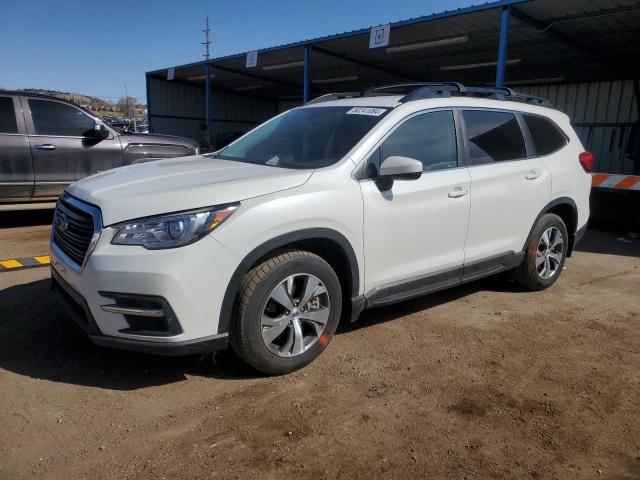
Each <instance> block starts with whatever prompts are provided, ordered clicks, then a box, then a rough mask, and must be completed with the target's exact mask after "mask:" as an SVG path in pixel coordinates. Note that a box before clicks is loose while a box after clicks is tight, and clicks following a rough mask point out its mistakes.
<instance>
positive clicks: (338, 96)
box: [305, 92, 364, 105]
mask: <svg viewBox="0 0 640 480" xmlns="http://www.w3.org/2000/svg"><path fill="white" fill-rule="evenodd" d="M363 94H364V92H337V93H327V94H325V95H320V96H319V97H317V98H314V99H313V100H309V101H308V102H307V103H305V105H311V104H313V103H322V102H330V101H331V100H340V99H342V98H357V97H362V96H364V95H363Z"/></svg>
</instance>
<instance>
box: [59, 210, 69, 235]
mask: <svg viewBox="0 0 640 480" xmlns="http://www.w3.org/2000/svg"><path fill="white" fill-rule="evenodd" d="M57 217H58V221H57V222H56V223H57V225H56V228H57V229H58V231H59V232H60V233H63V232H65V231H66V230H67V228H69V219H68V218H67V215H66V214H65V213H63V212H58V215H57Z"/></svg>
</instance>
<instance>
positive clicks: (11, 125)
mask: <svg viewBox="0 0 640 480" xmlns="http://www.w3.org/2000/svg"><path fill="white" fill-rule="evenodd" d="M0 133H18V124H17V123H16V111H15V109H14V108H13V98H11V97H0Z"/></svg>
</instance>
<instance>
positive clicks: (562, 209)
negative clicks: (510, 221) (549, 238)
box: [522, 197, 578, 257]
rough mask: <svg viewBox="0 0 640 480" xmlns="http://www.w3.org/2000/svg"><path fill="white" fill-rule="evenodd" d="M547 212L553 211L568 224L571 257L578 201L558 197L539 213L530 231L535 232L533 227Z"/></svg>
mask: <svg viewBox="0 0 640 480" xmlns="http://www.w3.org/2000/svg"><path fill="white" fill-rule="evenodd" d="M547 213H553V214H555V215H557V216H559V217H560V218H561V219H562V221H563V222H564V224H565V225H566V227H567V232H568V234H569V245H568V249H567V256H568V257H570V256H571V252H572V251H573V245H574V243H575V236H576V230H577V228H578V207H577V206H576V202H574V201H573V200H572V199H571V198H569V197H560V198H556V199H555V200H552V201H551V202H549V203H548V204H547V205H546V206H545V207H544V208H543V209H542V211H541V212H540V213H539V214H538V216H537V217H536V219H535V221H534V222H533V225H532V226H531V230H530V232H533V229H534V228H535V226H536V224H537V223H538V220H540V217H542V215H545V214H547ZM530 235H531V233H530V234H529V237H527V242H526V243H525V245H524V246H523V248H522V249H523V250H524V249H525V248H526V246H527V244H528V243H529V239H530Z"/></svg>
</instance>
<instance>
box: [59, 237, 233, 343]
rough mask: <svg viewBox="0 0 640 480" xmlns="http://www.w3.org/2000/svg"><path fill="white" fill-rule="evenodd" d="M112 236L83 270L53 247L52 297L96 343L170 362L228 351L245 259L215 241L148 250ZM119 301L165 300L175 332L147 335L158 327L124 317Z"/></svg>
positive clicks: (171, 329) (97, 248)
mask: <svg viewBox="0 0 640 480" xmlns="http://www.w3.org/2000/svg"><path fill="white" fill-rule="evenodd" d="M113 233H114V232H113V229H111V228H109V227H106V228H104V229H103V230H102V232H101V235H100V237H99V238H98V240H97V242H96V245H95V248H94V249H93V252H92V253H91V254H90V256H89V257H88V259H87V260H86V261H85V264H84V265H83V267H82V268H74V266H73V265H74V264H73V263H72V261H71V260H70V259H69V258H68V257H67V256H66V255H65V254H64V253H63V252H62V251H61V250H60V249H59V248H58V247H57V245H55V243H51V271H52V278H53V290H54V291H55V292H56V294H57V296H58V298H59V299H60V301H61V302H62V304H63V305H64V306H65V308H66V310H67V311H68V312H69V314H70V315H71V316H72V317H73V318H74V320H75V321H76V323H78V325H79V326H80V327H81V328H82V329H83V330H84V331H85V332H86V333H87V335H88V336H89V338H90V339H91V341H92V342H94V343H96V344H100V345H105V346H109V347H116V348H121V349H126V350H135V351H142V352H149V353H159V354H165V355H188V354H194V353H202V352H211V351H215V350H220V349H223V348H226V347H227V343H228V332H227V331H226V329H225V328H219V324H220V322H219V320H220V313H221V310H222V304H223V300H224V296H225V293H226V289H227V286H228V285H229V281H230V279H231V278H232V276H233V274H234V272H235V270H236V268H237V267H238V265H239V260H238V258H237V257H236V256H235V255H234V254H232V253H231V252H230V251H229V250H228V249H227V248H225V247H224V246H222V245H221V244H220V243H219V242H218V241H217V240H215V239H214V238H212V237H211V236H209V237H205V238H203V239H202V240H200V241H198V242H195V243H193V244H191V245H188V246H185V247H181V248H176V249H167V250H146V249H144V248H142V247H136V246H121V245H112V244H111V238H113ZM114 292H117V293H114ZM118 297H120V298H121V299H122V298H124V299H125V301H126V299H127V298H133V299H137V300H143V303H144V302H148V301H149V300H154V299H155V300H156V301H159V302H160V303H161V304H163V305H164V306H165V307H166V308H165V309H163V312H170V314H171V315H165V316H164V318H163V319H164V320H168V321H169V322H168V323H169V325H168V327H169V328H167V329H165V330H164V331H160V330H158V329H153V328H144V326H148V325H150V324H151V323H149V322H146V321H141V319H140V318H139V317H138V318H134V316H133V315H131V314H130V309H129V308H125V310H126V311H125V312H124V313H123V312H121V311H120V312H119V310H122V309H121V308H119V307H120V302H119V300H118ZM114 301H115V303H116V304H115V305H114ZM114 307H115V308H114ZM134 307H135V305H134ZM143 307H145V305H143ZM146 307H148V305H146ZM142 310H145V308H142ZM127 311H128V312H129V314H128V313H127ZM143 313H144V312H143ZM146 313H147V314H150V313H154V311H153V310H151V311H150V310H149V309H148V308H147V309H146ZM155 313H158V312H155ZM159 316H162V315H159ZM169 317H171V318H169ZM142 320H144V319H142ZM151 320H153V319H151ZM141 325H142V326H143V327H141Z"/></svg>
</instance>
